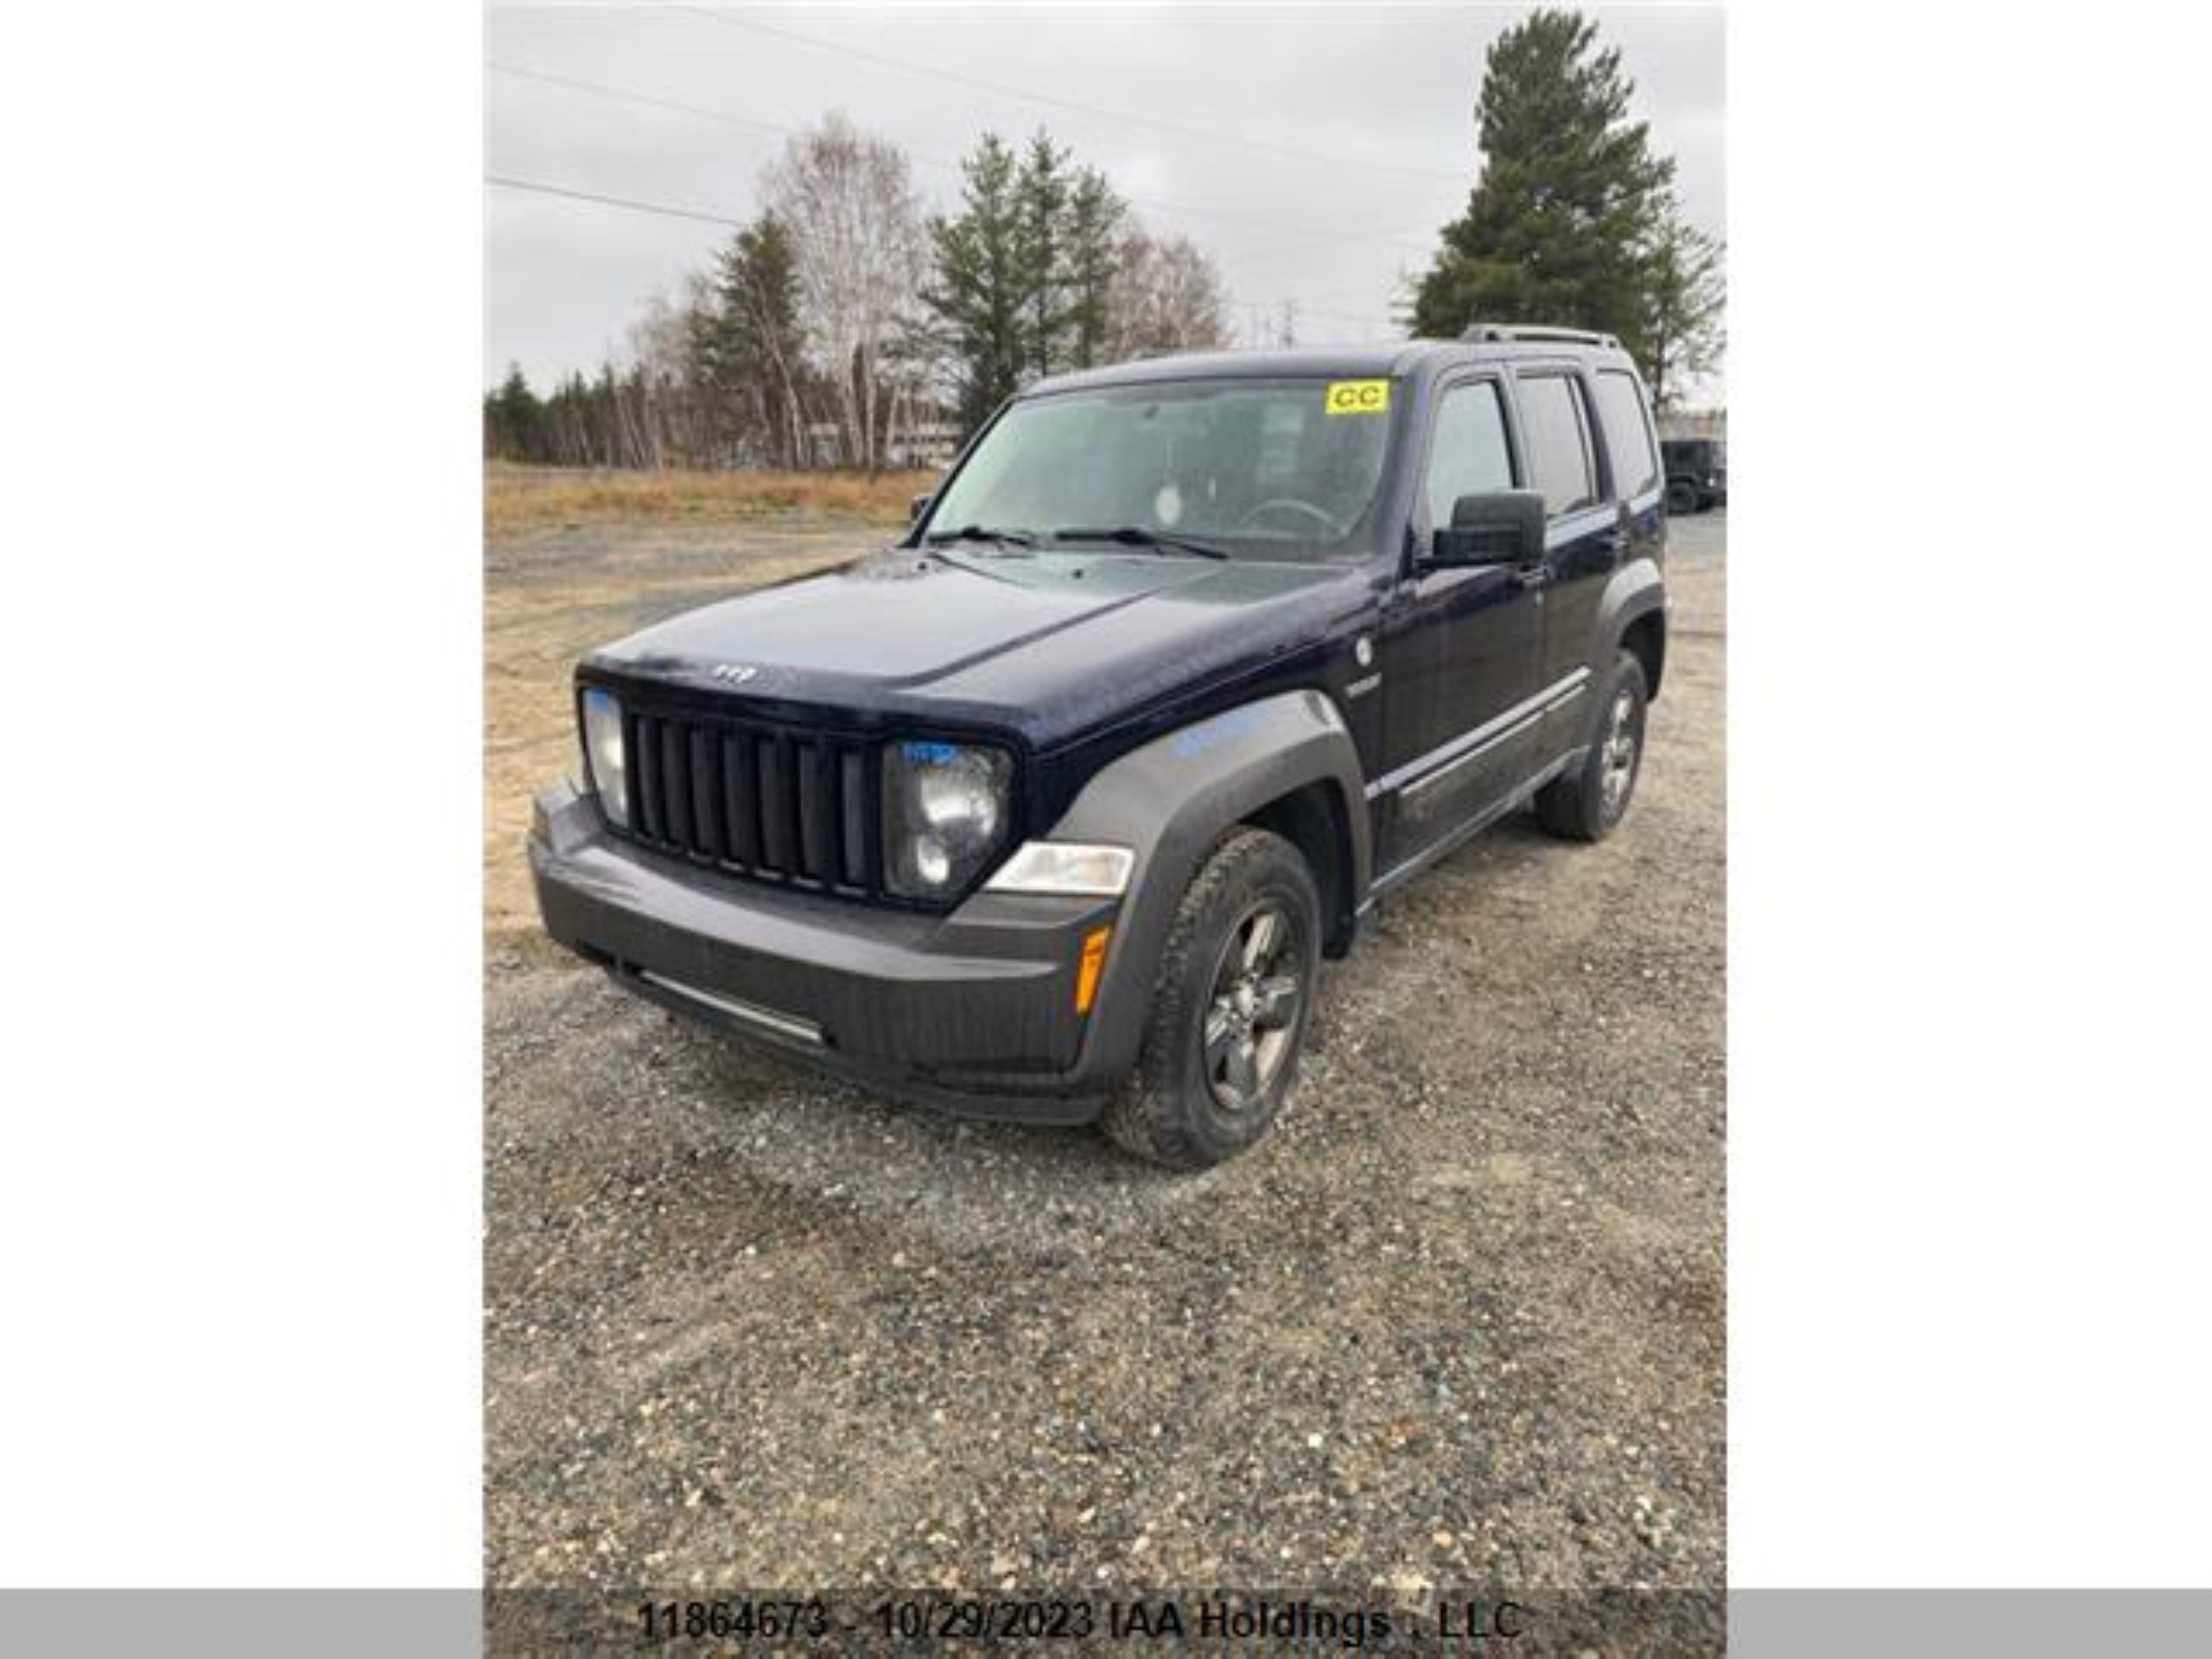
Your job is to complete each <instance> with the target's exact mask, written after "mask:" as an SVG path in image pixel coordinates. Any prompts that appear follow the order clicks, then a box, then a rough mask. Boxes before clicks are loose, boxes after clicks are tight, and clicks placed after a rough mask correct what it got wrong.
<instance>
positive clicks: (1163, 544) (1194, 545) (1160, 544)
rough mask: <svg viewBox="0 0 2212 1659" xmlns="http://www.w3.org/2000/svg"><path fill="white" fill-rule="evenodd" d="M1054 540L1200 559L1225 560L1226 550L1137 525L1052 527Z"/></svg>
mask: <svg viewBox="0 0 2212 1659" xmlns="http://www.w3.org/2000/svg"><path fill="white" fill-rule="evenodd" d="M1052 539H1053V540H1054V541H1056V542H1114V543H1118V544H1120V545H1121V546H1122V547H1148V548H1150V549H1152V550H1154V552H1160V553H1165V552H1166V551H1168V550H1173V551H1175V552H1178V553H1195V554H1197V555H1198V556H1199V557H1200V558H1202V559H1225V558H1227V557H1228V556H1229V550H1228V549H1227V548H1225V547H1216V546H1215V545H1214V544H1213V543H1211V542H1199V541H1193V540H1192V539H1191V538H1190V537H1187V536H1163V535H1161V534H1160V532H1159V531H1156V530H1147V529H1146V528H1145V527H1144V526H1143V525H1141V524H1122V525H1118V526H1116V528H1115V529H1112V530H1056V531H1053V532H1052Z"/></svg>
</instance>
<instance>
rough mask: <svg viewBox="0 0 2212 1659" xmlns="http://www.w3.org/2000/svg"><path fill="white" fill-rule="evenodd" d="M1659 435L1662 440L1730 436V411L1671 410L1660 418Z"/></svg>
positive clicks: (1722, 438)
mask: <svg viewBox="0 0 2212 1659" xmlns="http://www.w3.org/2000/svg"><path fill="white" fill-rule="evenodd" d="M1659 435H1660V436H1661V437H1662V438H1719V439H1721V440H1722V441H1723V442H1726V439H1727V436H1728V411H1727V410H1725V409H1678V410H1669V411H1668V412H1667V413H1665V414H1662V415H1661V416H1660V417H1659Z"/></svg>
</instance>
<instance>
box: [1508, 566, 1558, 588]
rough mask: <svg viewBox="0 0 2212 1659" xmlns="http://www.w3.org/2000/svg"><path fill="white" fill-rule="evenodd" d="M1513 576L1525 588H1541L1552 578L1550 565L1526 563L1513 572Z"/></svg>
mask: <svg viewBox="0 0 2212 1659" xmlns="http://www.w3.org/2000/svg"><path fill="white" fill-rule="evenodd" d="M1513 578H1514V580H1515V581H1516V582H1519V583H1520V584H1521V585H1522V587H1523V588H1541V587H1542V586H1543V585H1544V584H1545V583H1546V582H1549V581H1550V580H1551V579H1552V573H1551V569H1550V567H1549V566H1548V565H1541V564H1524V565H1522V567H1521V568H1520V569H1518V570H1516V571H1515V572H1514V573H1513Z"/></svg>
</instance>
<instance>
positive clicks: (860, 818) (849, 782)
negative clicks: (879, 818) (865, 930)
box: [837, 747, 872, 888]
mask: <svg viewBox="0 0 2212 1659" xmlns="http://www.w3.org/2000/svg"><path fill="white" fill-rule="evenodd" d="M867 773H868V766H867V763H866V761H865V760H864V759H863V758H862V756H861V751H860V750H858V749H855V748H852V747H846V748H842V749H840V750H838V751H837V808H838V810H837V832H838V833H837V862H838V865H839V868H841V869H842V872H843V874H844V878H845V880H848V881H849V882H851V883H853V884H854V885H855V887H862V888H865V887H869V886H871V885H872V883H871V881H870V880H869V877H868V783H867Z"/></svg>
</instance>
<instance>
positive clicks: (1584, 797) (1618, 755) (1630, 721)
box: [1536, 651, 1647, 841]
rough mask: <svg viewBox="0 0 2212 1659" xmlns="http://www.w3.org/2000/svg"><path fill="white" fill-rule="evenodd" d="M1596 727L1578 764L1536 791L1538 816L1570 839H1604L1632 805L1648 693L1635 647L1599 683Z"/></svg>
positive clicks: (1544, 824)
mask: <svg viewBox="0 0 2212 1659" xmlns="http://www.w3.org/2000/svg"><path fill="white" fill-rule="evenodd" d="M1599 694H1600V696H1601V698H1602V700H1603V701H1602V702H1601V704H1600V709H1601V712H1600V713H1599V718H1598V730H1597V734H1596V736H1595V737H1594V739H1593V740H1592V742H1591V744H1590V747H1588V748H1587V749H1586V750H1585V751H1584V752H1583V755H1582V760H1581V762H1580V765H1578V766H1575V768H1574V769H1573V771H1572V772H1562V773H1561V774H1560V776H1558V777H1557V778H1554V779H1552V781H1551V782H1549V783H1548V784H1546V785H1544V786H1543V787H1542V788H1541V789H1540V790H1538V791H1536V817H1537V819H1538V820H1539V821H1540V822H1541V823H1542V824H1543V826H1544V828H1545V829H1548V830H1550V831H1551V832H1552V834H1554V835H1555V836H1563V837H1565V838H1566V839H1567V840H1569V841H1603V840H1604V839H1605V837H1606V836H1609V835H1611V833H1612V831H1613V826H1614V825H1615V824H1617V823H1619V822H1620V821H1621V818H1622V817H1623V815H1624V814H1625V813H1626V812H1627V811H1628V803H1629V798H1630V796H1631V795H1633V794H1635V793H1636V779H1637V773H1638V772H1640V771H1641V770H1642V769H1643V721H1644V712H1645V702H1646V697H1647V694H1646V692H1645V690H1644V683H1643V664H1642V663H1640V662H1638V661H1637V658H1636V653H1635V652H1629V651H1624V652H1620V653H1619V655H1618V656H1617V657H1616V658H1614V659H1613V671H1612V672H1611V674H1610V675H1608V676H1607V677H1606V678H1605V683H1604V684H1603V685H1602V686H1601V687H1600V688H1599Z"/></svg>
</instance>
